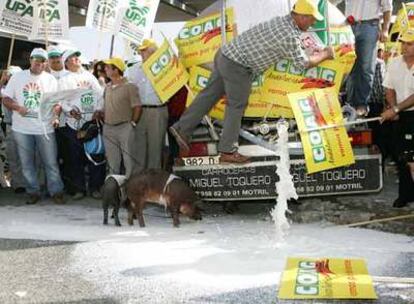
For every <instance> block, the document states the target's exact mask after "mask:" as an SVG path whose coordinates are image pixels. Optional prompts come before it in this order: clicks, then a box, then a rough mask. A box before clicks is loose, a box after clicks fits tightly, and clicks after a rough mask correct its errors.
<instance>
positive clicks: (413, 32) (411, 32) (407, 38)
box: [400, 29, 414, 42]
mask: <svg viewBox="0 0 414 304" xmlns="http://www.w3.org/2000/svg"><path fill="white" fill-rule="evenodd" d="M400 41H402V42H413V41H414V29H408V30H406V31H405V33H403V34H402V35H401V37H400Z"/></svg>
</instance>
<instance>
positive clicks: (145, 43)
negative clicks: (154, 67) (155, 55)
mask: <svg viewBox="0 0 414 304" xmlns="http://www.w3.org/2000/svg"><path fill="white" fill-rule="evenodd" d="M156 46H157V43H156V42H155V40H153V39H144V40H143V41H142V44H141V45H140V46H139V47H138V50H139V51H143V50H146V49H147V48H149V47H156Z"/></svg>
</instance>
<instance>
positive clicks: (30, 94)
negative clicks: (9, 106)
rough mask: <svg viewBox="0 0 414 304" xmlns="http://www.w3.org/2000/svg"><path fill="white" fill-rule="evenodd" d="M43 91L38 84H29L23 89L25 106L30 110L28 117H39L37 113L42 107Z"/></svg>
mask: <svg viewBox="0 0 414 304" xmlns="http://www.w3.org/2000/svg"><path fill="white" fill-rule="evenodd" d="M40 96H41V90H40V87H39V85H38V84H37V83H34V82H29V83H28V84H26V85H25V86H24V88H23V98H24V102H23V105H24V106H25V108H26V109H27V110H28V113H27V114H26V116H28V117H37V111H38V109H39V105H40Z"/></svg>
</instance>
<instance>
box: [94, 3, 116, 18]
mask: <svg viewBox="0 0 414 304" xmlns="http://www.w3.org/2000/svg"><path fill="white" fill-rule="evenodd" d="M96 12H97V13H99V14H101V15H103V16H105V17H106V18H115V10H113V9H112V8H111V7H109V6H108V5H105V4H104V5H100V4H98V6H97V7H96Z"/></svg>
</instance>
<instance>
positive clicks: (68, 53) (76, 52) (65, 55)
mask: <svg viewBox="0 0 414 304" xmlns="http://www.w3.org/2000/svg"><path fill="white" fill-rule="evenodd" d="M72 55H76V56H80V55H81V52H80V51H79V50H77V49H68V50H66V51H64V52H63V54H62V61H63V63H65V62H66V60H68V58H69V57H70V56H72Z"/></svg>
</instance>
